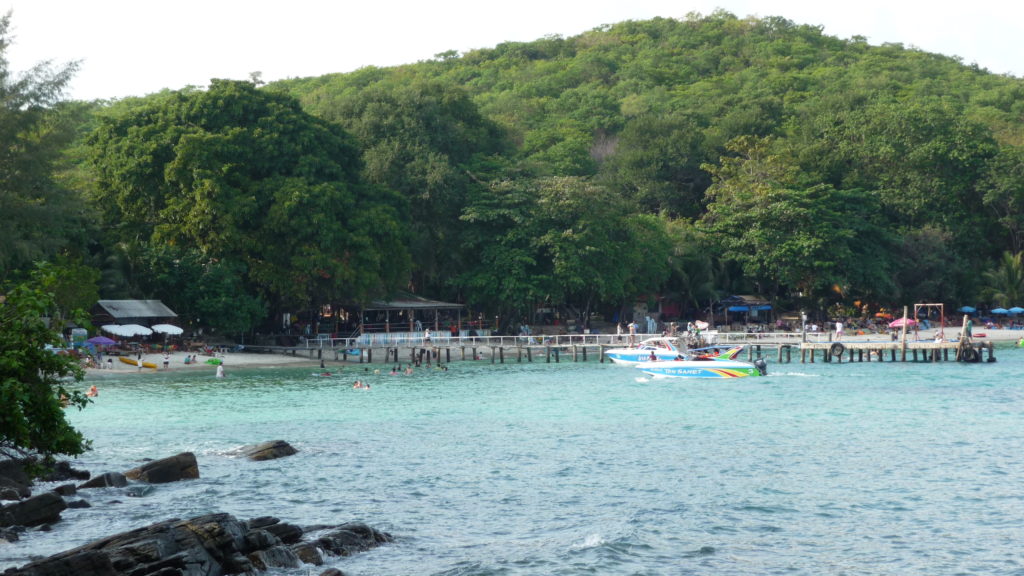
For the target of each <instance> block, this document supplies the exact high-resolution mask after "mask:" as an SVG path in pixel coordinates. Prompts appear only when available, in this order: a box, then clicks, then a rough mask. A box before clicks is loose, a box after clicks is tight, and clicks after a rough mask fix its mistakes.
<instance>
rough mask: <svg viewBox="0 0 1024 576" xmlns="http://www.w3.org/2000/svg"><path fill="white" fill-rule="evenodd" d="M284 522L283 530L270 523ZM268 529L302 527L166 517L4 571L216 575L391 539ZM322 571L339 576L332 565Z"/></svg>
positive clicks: (345, 531)
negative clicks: (295, 536) (291, 541)
mask: <svg viewBox="0 0 1024 576" xmlns="http://www.w3.org/2000/svg"><path fill="white" fill-rule="evenodd" d="M281 526H284V527H287V528H286V529H281V528H275V527H281ZM273 530H278V531H281V532H283V533H286V534H289V535H290V534H292V533H293V531H294V530H298V531H299V533H300V535H301V532H302V530H301V529H299V528H297V527H294V526H293V525H291V524H286V523H282V522H280V521H279V520H277V519H276V518H272V517H269V516H267V517H261V518H257V519H254V520H251V521H250V522H248V523H247V522H241V521H239V520H236V519H235V518H234V517H233V516H230V515H228V514H208V515H206V516H199V517H197V518H192V519H190V520H177V519H175V520H166V521H164V522H159V523H156V524H153V525H150V526H147V527H145V528H139V529H137V530H132V531H129V532H125V533H123V534H118V535H115V536H110V537H108V538H104V539H102V540H97V541H95V542H91V543H89V544H86V545H84V546H80V547H78V548H75V549H73V550H68V551H66V552H62V553H60V554H57V555H54V556H51V557H49V558H45V559H41V560H36V561H34V562H32V563H30V564H26V565H25V566H22V567H21V568H17V569H11V570H8V571H7V572H5V573H4V575H5V576H69V575H74V576H215V575H224V574H242V573H250V574H251V573H255V572H257V571H262V570H269V569H278V568H280V569H289V570H293V569H296V568H298V567H299V566H300V562H303V561H306V556H305V555H304V554H303V553H302V552H299V551H298V550H306V549H307V548H308V547H310V546H313V547H314V548H315V546H317V545H320V546H323V545H324V544H326V545H328V546H330V548H331V549H332V550H338V551H341V552H342V553H343V554H344V555H348V554H350V553H352V552H354V551H358V550H368V549H370V548H372V547H374V546H377V545H379V544H381V543H384V542H391V541H392V538H391V536H390V535H389V534H386V533H384V532H379V531H377V530H374V529H373V528H370V527H369V526H366V525H365V524H359V523H353V524H343V525H340V526H335V527H331V528H329V529H328V530H329V532H328V533H327V534H325V535H323V536H321V537H320V538H318V539H317V540H316V542H315V543H310V542H300V543H298V544H295V545H293V546H288V545H286V544H285V543H284V542H283V541H282V540H281V539H280V538H278V537H277V536H276V535H275V534H274V532H273ZM324 574H327V575H334V576H336V575H338V574H341V572H340V571H337V570H334V569H332V570H328V571H325V572H324Z"/></svg>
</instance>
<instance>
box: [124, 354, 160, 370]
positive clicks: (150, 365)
mask: <svg viewBox="0 0 1024 576" xmlns="http://www.w3.org/2000/svg"><path fill="white" fill-rule="evenodd" d="M117 359H118V360H120V361H121V362H124V363H125V364H131V365H132V366H138V365H139V364H142V367H143V368H152V369H153V370H156V364H154V363H152V362H139V361H138V360H135V359H134V358H125V357H124V356H118V358H117Z"/></svg>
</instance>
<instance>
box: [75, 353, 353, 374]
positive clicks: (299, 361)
mask: <svg viewBox="0 0 1024 576" xmlns="http://www.w3.org/2000/svg"><path fill="white" fill-rule="evenodd" d="M186 356H192V354H186V353H185V352H181V351H177V352H170V353H168V354H167V358H166V360H167V367H166V368H164V360H165V358H164V353H163V352H153V353H149V354H145V353H144V354H142V361H143V362H144V363H152V364H155V365H156V370H154V369H152V368H145V367H144V368H142V369H141V370H140V369H139V368H138V367H137V366H133V365H131V364H126V363H124V362H122V361H121V360H119V358H120V357H118V356H104V357H103V363H104V366H103V367H102V368H89V369H88V370H87V373H88V374H89V375H90V376H92V375H96V376H101V375H103V374H124V373H127V372H139V373H142V374H146V373H153V372H157V371H159V372H165V371H168V370H174V371H203V372H209V373H210V374H211V375H212V374H215V373H216V372H217V365H216V364H210V363H208V362H207V361H208V360H211V359H213V358H216V359H217V360H220V361H221V362H222V364H223V366H224V370H225V371H230V370H231V368H233V367H240V366H302V365H306V366H314V367H319V366H320V361H319V360H315V359H314V360H311V359H310V358H309V357H308V356H290V355H285V354H258V353H253V352H227V353H224V354H218V355H217V356H216V357H212V356H203V355H196V363H194V364H192V363H190V364H186V363H185V357H186ZM127 358H130V359H133V360H134V359H135V358H136V357H132V356H127ZM108 359H110V360H112V362H107V360H108ZM324 364H325V366H328V367H337V366H342V365H344V364H346V363H343V362H333V361H330V360H325V361H324ZM347 364H349V365H353V363H352V362H348V363H347Z"/></svg>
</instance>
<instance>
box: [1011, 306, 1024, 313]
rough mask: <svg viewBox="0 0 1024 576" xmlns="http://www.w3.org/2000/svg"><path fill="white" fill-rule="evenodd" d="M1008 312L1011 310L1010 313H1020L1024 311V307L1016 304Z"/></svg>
mask: <svg viewBox="0 0 1024 576" xmlns="http://www.w3.org/2000/svg"><path fill="white" fill-rule="evenodd" d="M1007 312H1009V313H1010V314H1020V313H1021V312H1024V308H1021V307H1020V306H1014V307H1013V308H1010V309H1009V310H1007Z"/></svg>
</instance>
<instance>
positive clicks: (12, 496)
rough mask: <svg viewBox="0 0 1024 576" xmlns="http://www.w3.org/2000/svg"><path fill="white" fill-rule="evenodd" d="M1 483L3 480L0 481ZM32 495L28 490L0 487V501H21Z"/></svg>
mask: <svg viewBox="0 0 1024 576" xmlns="http://www.w3.org/2000/svg"><path fill="white" fill-rule="evenodd" d="M0 482H3V480H0ZM31 495H32V491H31V490H29V489H28V488H23V487H20V488H15V487H13V486H6V487H5V486H0V500H21V499H22V498H28V497H29V496H31Z"/></svg>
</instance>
